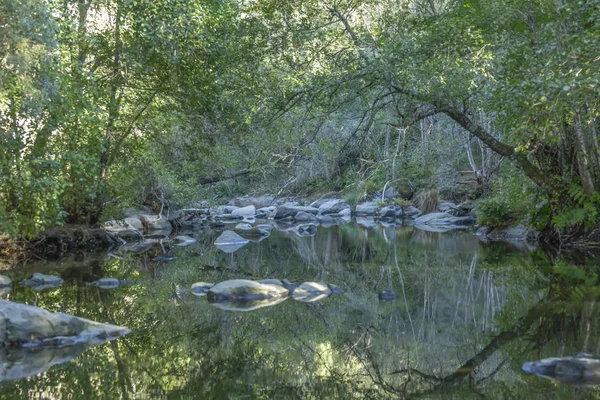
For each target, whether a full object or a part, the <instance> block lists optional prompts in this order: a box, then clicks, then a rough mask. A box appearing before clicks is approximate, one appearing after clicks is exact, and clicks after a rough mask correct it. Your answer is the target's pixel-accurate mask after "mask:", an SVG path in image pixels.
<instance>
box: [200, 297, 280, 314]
mask: <svg viewBox="0 0 600 400" xmlns="http://www.w3.org/2000/svg"><path fill="white" fill-rule="evenodd" d="M286 300H287V297H273V298H270V299H262V300H222V301H218V302H212V303H210V304H211V305H212V306H213V307H216V308H218V309H221V310H224V311H238V312H246V311H253V310H257V309H259V308H263V307H271V306H274V305H277V304H279V303H281V302H284V301H286Z"/></svg>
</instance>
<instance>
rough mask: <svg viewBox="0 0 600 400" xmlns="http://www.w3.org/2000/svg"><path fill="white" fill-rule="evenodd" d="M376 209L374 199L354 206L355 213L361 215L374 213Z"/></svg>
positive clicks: (377, 208)
mask: <svg viewBox="0 0 600 400" xmlns="http://www.w3.org/2000/svg"><path fill="white" fill-rule="evenodd" d="M378 210H379V206H377V203H376V202H374V201H369V202H367V203H362V204H358V205H357V206H356V215H357V216H361V217H362V216H371V215H376V214H377V211H378Z"/></svg>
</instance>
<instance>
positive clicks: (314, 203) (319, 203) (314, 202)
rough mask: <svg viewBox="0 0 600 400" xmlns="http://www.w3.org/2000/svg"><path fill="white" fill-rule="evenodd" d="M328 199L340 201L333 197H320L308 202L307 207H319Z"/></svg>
mask: <svg viewBox="0 0 600 400" xmlns="http://www.w3.org/2000/svg"><path fill="white" fill-rule="evenodd" d="M328 201H341V200H340V199H336V198H334V197H324V198H322V199H319V200H315V201H313V202H312V203H310V204H309V207H313V208H316V209H319V208H320V207H321V206H322V205H323V204H325V203H327V202H328Z"/></svg>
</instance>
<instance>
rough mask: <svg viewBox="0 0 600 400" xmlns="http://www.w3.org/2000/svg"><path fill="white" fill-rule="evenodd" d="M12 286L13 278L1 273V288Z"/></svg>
mask: <svg viewBox="0 0 600 400" xmlns="http://www.w3.org/2000/svg"><path fill="white" fill-rule="evenodd" d="M7 286H12V280H11V279H10V278H9V277H8V276H6V275H0V288H3V287H7Z"/></svg>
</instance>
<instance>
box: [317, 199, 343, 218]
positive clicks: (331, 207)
mask: <svg viewBox="0 0 600 400" xmlns="http://www.w3.org/2000/svg"><path fill="white" fill-rule="evenodd" d="M346 209H350V206H349V205H348V204H346V203H344V201H343V200H339V199H334V200H329V201H326V202H325V203H323V204H321V206H320V207H319V214H321V215H327V214H339V213H340V212H341V211H343V210H346Z"/></svg>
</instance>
